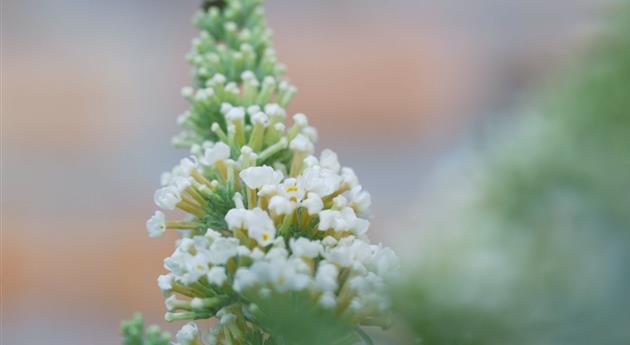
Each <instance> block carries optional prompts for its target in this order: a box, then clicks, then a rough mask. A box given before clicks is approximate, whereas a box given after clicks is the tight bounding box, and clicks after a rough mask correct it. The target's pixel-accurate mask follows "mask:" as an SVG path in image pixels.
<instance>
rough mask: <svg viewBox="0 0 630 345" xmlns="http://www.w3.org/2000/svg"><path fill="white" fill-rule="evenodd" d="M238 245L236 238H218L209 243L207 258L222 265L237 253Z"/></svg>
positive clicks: (215, 263)
mask: <svg viewBox="0 0 630 345" xmlns="http://www.w3.org/2000/svg"><path fill="white" fill-rule="evenodd" d="M238 246H239V242H238V240H237V239H236V238H233V237H230V238H225V237H222V238H218V239H216V240H215V241H214V242H212V245H210V251H209V254H208V255H209V257H208V260H209V261H210V262H211V263H212V264H214V265H223V264H225V263H226V262H227V261H228V260H229V259H230V258H231V257H233V256H236V255H237V254H238Z"/></svg>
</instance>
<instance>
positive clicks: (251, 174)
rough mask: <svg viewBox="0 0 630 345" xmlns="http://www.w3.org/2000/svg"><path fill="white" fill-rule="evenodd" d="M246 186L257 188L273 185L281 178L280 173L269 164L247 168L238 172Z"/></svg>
mask: <svg viewBox="0 0 630 345" xmlns="http://www.w3.org/2000/svg"><path fill="white" fill-rule="evenodd" d="M239 176H240V177H241V179H242V180H243V182H245V184H246V185H247V187H249V188H251V189H259V188H261V187H263V186H265V185H274V184H277V183H279V182H280V181H281V180H282V173H281V172H279V171H276V170H274V169H273V168H272V167H269V166H266V165H264V166H261V167H251V168H247V169H245V170H243V171H241V173H240V174H239Z"/></svg>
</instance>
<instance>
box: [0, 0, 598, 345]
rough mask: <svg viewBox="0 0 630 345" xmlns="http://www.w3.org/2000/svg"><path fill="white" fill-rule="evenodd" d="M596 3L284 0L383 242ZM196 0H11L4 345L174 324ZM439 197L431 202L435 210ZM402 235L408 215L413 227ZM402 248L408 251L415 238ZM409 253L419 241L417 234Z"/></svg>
mask: <svg viewBox="0 0 630 345" xmlns="http://www.w3.org/2000/svg"><path fill="white" fill-rule="evenodd" d="M606 5H607V4H606V3H605V2H604V1H596V0H558V1H545V0H530V1H517V0H502V1H499V0H469V1H455V0H448V1H425V0H415V1H412V0H390V1H371V0H370V1H368V0H363V1H359V0H343V1H332V0H316V1H315V0H312V1H306V0H300V1H296V0H291V1H289V0H269V1H267V6H266V9H267V15H268V20H269V23H270V25H271V27H272V28H273V29H274V31H275V47H276V49H277V51H278V56H279V58H280V60H281V61H283V62H284V63H285V64H286V65H287V66H288V77H289V79H290V80H291V81H292V82H293V84H295V85H296V86H297V87H298V88H299V93H298V96H297V97H296V98H295V101H294V102H293V103H292V106H291V109H290V110H291V111H293V112H297V111H300V112H305V113H306V114H308V115H309V117H310V118H311V121H312V123H313V124H314V125H315V126H316V127H318V129H319V132H320V146H319V147H320V148H322V147H331V148H333V149H334V150H335V151H337V152H338V153H339V155H340V158H341V160H342V163H343V164H344V165H348V166H352V167H354V168H355V170H356V171H357V172H358V174H359V177H360V178H361V180H362V182H363V184H364V186H365V187H366V188H367V189H368V190H369V191H370V192H371V193H372V197H373V200H374V204H373V213H374V219H373V225H372V228H371V232H372V238H373V239H375V240H376V241H380V242H384V243H386V244H388V245H391V246H393V247H394V248H397V247H399V249H400V250H401V251H404V250H407V248H404V246H402V245H399V243H401V242H405V241H404V240H405V239H408V237H409V236H414V235H416V234H418V233H421V232H422V229H421V228H417V229H416V228H413V227H409V226H408V224H405V223H404V222H401V221H400V219H404V218H405V217H408V216H409V214H410V213H412V214H413V215H415V216H418V215H420V216H422V212H423V211H422V210H423V208H420V207H412V206H415V205H417V204H418V202H419V200H424V202H425V203H430V200H432V199H433V197H434V196H435V193H440V190H439V189H437V190H436V188H434V187H435V183H436V178H435V176H436V175H439V173H440V172H441V171H443V169H444V166H449V165H450V164H453V162H457V161H458V160H460V159H462V158H461V157H462V155H461V152H462V150H465V148H466V147H467V146H468V145H470V143H474V142H475V141H476V140H483V136H484V133H486V132H485V129H486V128H488V127H493V126H494V125H495V124H496V123H498V122H505V121H506V119H508V120H509V119H510V117H514V118H516V117H518V116H520V115H518V114H521V112H513V111H512V110H513V109H515V108H517V107H519V105H520V104H521V102H522V100H523V99H524V98H526V97H527V96H528V95H529V94H530V93H531V90H533V89H536V88H538V87H540V86H541V85H544V84H545V83H546V82H547V81H548V77H549V75H553V74H554V72H555V71H557V70H558V69H560V68H562V67H563V66H565V65H566V64H567V63H569V62H570V61H572V60H573V59H574V57H575V56H576V55H579V54H580V52H581V51H582V50H584V49H585V48H586V47H588V46H589V45H590V43H591V41H592V39H593V33H594V32H596V31H597V28H598V27H599V26H600V24H601V23H600V19H601V14H602V13H603V12H605V10H606ZM197 6H198V1H195V0H185V1H169V0H159V1H157V0H135V1H122V0H113V1H88V0H54V1H42V0H40V1H36V0H19V1H18V0H5V1H3V3H2V12H3V13H2V36H3V42H2V73H3V76H2V79H3V80H2V82H3V89H2V122H3V123H2V125H3V129H2V161H3V162H2V163H3V167H2V174H3V176H2V269H3V270H2V277H1V279H2V301H1V303H2V332H1V333H2V335H1V337H2V339H1V340H2V344H7V345H8V344H42V343H46V344H83V343H89V344H96V345H98V344H117V343H118V342H119V340H118V338H119V335H118V334H119V333H118V327H119V323H120V320H121V319H123V318H127V317H129V315H131V313H132V312H133V311H136V310H139V311H142V312H144V313H145V316H146V318H147V320H148V321H149V322H157V323H163V322H162V321H161V320H162V314H163V311H164V308H163V305H162V297H161V296H160V293H159V290H158V289H157V287H156V286H155V285H156V284H155V279H156V277H157V275H158V274H160V273H161V272H162V271H163V268H162V265H161V262H162V259H163V258H164V257H165V256H167V255H168V254H169V253H170V252H171V250H172V245H173V244H172V241H170V240H169V239H160V240H150V239H148V238H147V236H146V231H145V228H144V222H145V220H146V218H147V217H148V216H149V215H150V214H151V213H152V210H153V209H154V207H153V205H152V194H153V191H154V189H155V188H156V187H157V186H158V179H159V174H160V172H161V171H164V170H166V169H169V168H170V167H171V166H172V165H173V164H174V163H175V162H177V161H178V160H179V159H180V158H181V157H182V156H183V155H184V154H185V152H184V151H181V150H177V149H174V148H172V147H171V146H170V138H171V136H172V135H173V134H174V133H176V131H177V128H176V124H175V118H176V116H177V114H179V113H181V112H183V111H184V110H185V109H186V107H187V105H186V103H185V101H184V100H183V98H182V97H181V96H180V95H179V91H180V89H181V88H182V87H183V86H186V85H188V84H189V79H190V73H189V72H190V70H189V67H188V66H187V65H186V64H185V61H184V54H185V53H186V52H187V51H188V49H189V46H190V41H191V39H192V38H193V37H194V36H195V35H196V31H195V29H194V28H193V27H192V25H191V24H190V18H191V17H192V14H193V12H194V11H195V9H196V8H197ZM427 200H428V202H427ZM401 224H405V226H402V225H401ZM401 239H402V240H401ZM407 242H408V241H407Z"/></svg>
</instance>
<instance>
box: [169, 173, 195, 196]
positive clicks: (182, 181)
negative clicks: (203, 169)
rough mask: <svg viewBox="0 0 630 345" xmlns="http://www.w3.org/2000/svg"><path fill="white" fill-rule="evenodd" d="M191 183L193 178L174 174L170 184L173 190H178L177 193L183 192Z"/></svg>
mask: <svg viewBox="0 0 630 345" xmlns="http://www.w3.org/2000/svg"><path fill="white" fill-rule="evenodd" d="M190 185H192V180H191V179H190V177H184V176H179V175H175V176H173V177H172V178H171V181H170V182H169V186H170V187H171V188H173V190H174V191H176V192H177V194H181V193H182V192H183V191H184V190H185V189H186V188H188V187H190Z"/></svg>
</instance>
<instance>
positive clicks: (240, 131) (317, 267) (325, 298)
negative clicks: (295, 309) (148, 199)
mask: <svg viewBox="0 0 630 345" xmlns="http://www.w3.org/2000/svg"><path fill="white" fill-rule="evenodd" d="M226 3H227V7H226V8H225V9H223V10H221V11H219V10H218V9H217V8H211V9H210V10H209V11H208V12H205V13H203V14H201V15H200V16H199V17H198V18H197V20H196V21H197V24H198V25H199V26H200V27H201V28H202V29H203V30H204V31H203V33H202V35H201V37H200V38H199V39H197V40H196V41H195V42H194V44H193V53H191V55H190V56H189V61H191V63H192V64H193V65H194V66H195V68H196V70H195V81H196V83H197V86H196V88H186V89H184V90H183V94H184V97H185V98H187V99H188V100H189V101H190V103H191V105H192V108H191V110H190V111H188V112H187V113H186V114H184V115H183V116H181V117H180V119H179V122H180V124H181V125H182V126H183V127H185V128H187V129H188V130H189V131H188V132H186V134H185V137H180V138H179V139H178V142H179V143H184V144H185V145H188V146H190V151H191V156H190V157H188V158H184V159H182V160H181V162H180V163H179V164H178V165H177V166H175V167H174V168H173V169H172V170H171V171H169V172H166V173H164V174H163V175H162V178H161V184H162V186H161V188H159V189H158V190H157V191H156V192H155V195H154V201H155V204H156V205H157V206H158V207H159V208H160V209H162V210H165V211H173V210H179V211H183V212H184V213H185V214H186V215H185V217H184V218H183V219H174V220H172V219H170V216H169V218H168V219H167V216H166V215H165V214H164V213H163V211H156V212H155V214H154V215H153V217H151V218H150V219H149V220H148V221H147V229H148V232H149V236H151V237H159V236H161V235H163V234H164V233H165V232H167V231H168V230H177V232H178V233H179V235H180V236H181V238H180V239H178V241H177V246H176V249H175V251H174V252H173V254H172V255H171V256H170V257H168V258H166V259H165V260H164V266H165V268H166V269H167V270H168V271H169V273H168V274H165V275H162V276H160V277H159V278H158V285H159V287H160V289H161V290H162V292H163V293H164V295H165V296H166V300H165V304H166V309H167V311H168V312H167V313H166V319H167V321H173V320H196V319H208V318H212V317H216V318H218V319H219V322H218V324H217V325H216V327H215V328H213V329H211V330H210V331H209V332H206V333H203V332H201V331H200V330H198V328H197V326H196V325H195V324H194V323H189V324H187V325H186V326H184V327H183V328H182V329H181V330H180V332H178V334H177V336H176V344H177V345H192V344H194V345H199V344H201V343H208V344H240V343H245V342H246V340H247V339H250V338H248V337H249V336H250V335H251V334H266V333H265V332H266V330H265V329H264V328H263V327H260V325H259V324H257V320H256V316H255V315H256V313H255V312H254V310H255V309H256V308H257V306H256V301H260V300H261V299H263V300H264V299H271V298H275V297H278V296H284V295H286V294H296V293H297V294H300V296H305V297H306V298H307V299H308V300H309V301H310V302H309V303H311V302H312V304H313V306H316V307H318V308H323V309H326V310H329V311H330V312H331V313H334V314H335V315H338V316H339V317H341V318H344V320H349V321H351V322H352V323H353V324H356V325H361V324H379V325H386V324H387V320H388V315H387V313H386V311H387V308H388V300H387V298H386V297H385V296H386V294H385V293H384V289H385V280H386V278H387V277H388V276H389V275H392V274H395V272H396V271H397V266H398V263H397V258H396V255H395V254H394V253H393V251H392V250H390V249H388V248H385V247H383V246H381V245H374V244H370V242H369V240H368V237H367V230H368V227H369V221H368V219H367V216H368V209H369V207H370V204H371V198H370V195H369V193H368V192H366V191H365V190H364V189H363V188H362V186H361V185H360V184H359V181H358V178H357V176H356V175H355V173H354V171H353V170H352V169H350V168H347V167H342V166H341V164H340V163H339V161H338V158H337V155H336V154H335V153H334V152H333V151H331V150H324V151H322V152H321V153H320V154H319V157H317V156H315V142H316V141H317V131H316V130H315V129H314V128H313V127H311V126H309V122H308V119H307V117H306V116H305V115H304V114H296V115H294V116H293V118H292V121H291V122H292V123H291V125H290V126H287V122H286V111H285V106H286V104H287V103H288V102H289V100H290V98H291V96H292V95H293V93H295V88H293V87H292V86H290V85H289V84H288V83H286V81H283V80H282V79H281V76H280V71H281V68H279V67H278V65H277V63H276V62H275V57H274V54H273V52H272V51H271V48H269V36H268V30H267V29H266V27H265V25H264V22H263V21H262V14H261V13H262V12H261V8H260V0H227V1H226ZM236 23H240V24H238V25H237V24H236ZM239 25H240V26H239ZM252 47H257V48H256V49H252ZM252 54H253V55H252ZM257 54H258V55H257ZM261 54H262V55H261ZM257 64H258V65H257ZM191 131H192V132H191ZM191 133H192V134H191ZM202 333H203V334H202ZM248 334H249V335H248ZM268 336H272V335H269V334H266V335H265V337H268ZM201 339H203V341H202V340H201Z"/></svg>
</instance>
